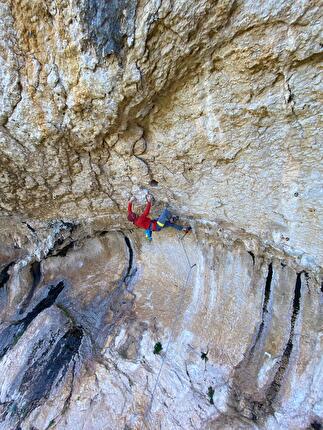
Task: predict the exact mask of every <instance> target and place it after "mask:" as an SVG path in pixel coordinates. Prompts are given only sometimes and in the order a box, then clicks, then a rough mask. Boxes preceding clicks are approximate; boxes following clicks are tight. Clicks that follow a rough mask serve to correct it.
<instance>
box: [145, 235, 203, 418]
mask: <svg viewBox="0 0 323 430" xmlns="http://www.w3.org/2000/svg"><path fill="white" fill-rule="evenodd" d="M187 233H188V232H185V234H184V235H183V236H182V237H180V236H179V234H177V238H178V240H179V241H180V243H181V245H182V248H183V250H184V253H185V256H186V259H187V263H188V266H189V271H188V273H187V276H186V280H185V282H184V284H183V286H182V290H181V293H180V298H179V300H178V303H177V306H176V311H175V315H176V317H175V319H174V321H173V323H172V326H171V330H170V335H169V338H168V342H167V345H166V349H165V354H164V356H163V358H162V362H161V365H160V368H159V371H158V374H157V378H156V381H155V385H154V388H153V390H152V392H151V397H150V402H149V404H148V406H147V408H146V410H145V414H144V419H145V420H146V418H147V416H148V414H149V413H150V411H151V408H152V405H153V402H154V396H155V391H156V389H157V387H158V383H159V378H160V375H161V372H162V369H163V366H164V363H165V361H166V358H167V352H168V349H169V346H170V344H171V341H172V340H173V335H174V330H175V327H176V324H177V322H178V320H179V315H180V308H181V305H182V304H183V302H184V295H185V291H186V287H187V284H188V281H189V279H190V276H191V272H192V269H193V268H194V267H196V263H194V264H192V263H191V261H190V259H189V256H188V254H187V251H186V249H185V246H184V243H183V239H184V238H185V236H186V234H187Z"/></svg>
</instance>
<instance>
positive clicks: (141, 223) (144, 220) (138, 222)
mask: <svg viewBox="0 0 323 430" xmlns="http://www.w3.org/2000/svg"><path fill="white" fill-rule="evenodd" d="M150 208H151V202H147V205H146V207H145V210H144V211H143V213H142V214H141V215H139V216H138V217H137V218H136V219H135V221H134V224H135V226H137V227H139V228H144V229H145V230H147V229H148V228H149V227H150V225H151V229H152V230H153V231H156V225H157V221H156V220H151V219H150V218H149V217H148V215H149V212H150ZM133 213H134V212H132V202H129V203H128V215H130V214H133Z"/></svg>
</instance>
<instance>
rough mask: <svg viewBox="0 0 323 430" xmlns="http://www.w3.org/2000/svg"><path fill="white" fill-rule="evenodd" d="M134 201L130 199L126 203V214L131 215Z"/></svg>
mask: <svg viewBox="0 0 323 430" xmlns="http://www.w3.org/2000/svg"><path fill="white" fill-rule="evenodd" d="M134 200H135V198H134V197H131V199H130V200H129V202H128V214H130V213H132V202H133V201H134Z"/></svg>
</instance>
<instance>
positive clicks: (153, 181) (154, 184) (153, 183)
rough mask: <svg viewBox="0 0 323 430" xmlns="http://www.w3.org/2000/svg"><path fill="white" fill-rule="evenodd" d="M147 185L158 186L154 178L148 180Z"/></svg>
mask: <svg viewBox="0 0 323 430" xmlns="http://www.w3.org/2000/svg"><path fill="white" fill-rule="evenodd" d="M149 185H150V186H151V187H158V182H157V181H155V179H152V180H151V181H150V182H149Z"/></svg>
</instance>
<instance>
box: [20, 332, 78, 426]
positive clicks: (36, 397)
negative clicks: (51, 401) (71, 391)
mask: <svg viewBox="0 0 323 430" xmlns="http://www.w3.org/2000/svg"><path fill="white" fill-rule="evenodd" d="M82 338H83V330H82V327H76V326H75V327H72V328H71V329H70V330H68V331H67V332H66V333H65V334H64V336H63V337H62V338H61V339H60V340H59V341H58V342H57V344H56V345H55V348H54V350H53V351H52V352H51V354H50V355H49V357H48V359H47V361H46V364H45V366H43V365H42V362H41V361H40V360H41V359H39V360H37V361H36V362H34V363H33V364H32V366H30V367H29V369H28V370H27V371H26V373H25V375H24V377H23V379H22V382H21V385H20V389H19V392H20V394H22V395H23V398H24V401H23V406H22V407H21V408H20V409H19V417H20V419H24V418H25V417H26V416H27V415H28V414H29V413H30V412H31V411H32V410H33V409H35V408H36V407H37V406H38V405H39V404H40V402H41V401H44V400H45V399H46V398H48V395H49V393H50V391H51V388H52V385H53V383H54V382H55V380H56V379H57V377H58V376H60V380H61V379H62V378H63V377H64V376H65V374H66V371H67V369H68V367H69V365H70V362H71V360H72V359H73V358H74V356H75V355H76V354H77V353H78V351H79V348H80V345H81V342H82Z"/></svg>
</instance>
